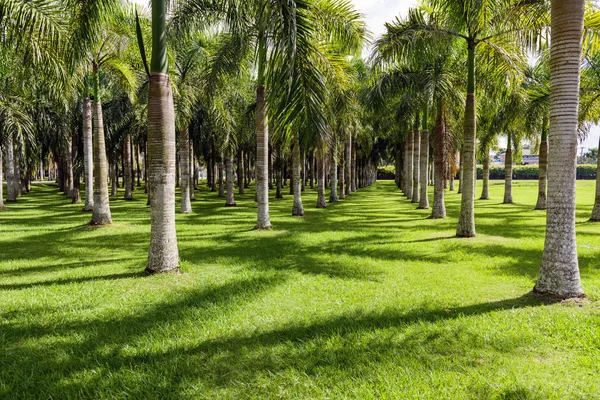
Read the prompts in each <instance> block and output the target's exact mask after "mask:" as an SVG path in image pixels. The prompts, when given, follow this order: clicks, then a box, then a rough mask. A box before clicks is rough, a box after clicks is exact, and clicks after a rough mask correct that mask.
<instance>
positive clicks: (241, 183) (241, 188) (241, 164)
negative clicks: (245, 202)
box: [237, 150, 244, 194]
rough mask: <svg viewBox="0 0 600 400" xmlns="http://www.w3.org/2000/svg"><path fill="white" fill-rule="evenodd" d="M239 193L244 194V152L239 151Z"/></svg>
mask: <svg viewBox="0 0 600 400" xmlns="http://www.w3.org/2000/svg"><path fill="white" fill-rule="evenodd" d="M237 178H238V193H239V194H244V151H243V150H238V158H237Z"/></svg>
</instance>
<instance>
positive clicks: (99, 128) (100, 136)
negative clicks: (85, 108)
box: [90, 70, 112, 225]
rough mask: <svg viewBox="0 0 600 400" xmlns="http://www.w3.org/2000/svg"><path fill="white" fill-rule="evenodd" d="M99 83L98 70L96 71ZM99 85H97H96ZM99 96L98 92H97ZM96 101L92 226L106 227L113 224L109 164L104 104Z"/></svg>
mask: <svg viewBox="0 0 600 400" xmlns="http://www.w3.org/2000/svg"><path fill="white" fill-rule="evenodd" d="M95 75H96V81H97V70H96V71H95ZM96 84H97V83H96ZM96 94H97V91H96ZM95 98H96V100H95V101H94V105H93V118H94V135H93V150H94V210H93V212H92V221H91V222H90V224H91V225H106V224H111V223H112V217H111V214H110V205H109V201H108V184H107V180H106V178H107V176H108V163H107V161H106V146H105V144H104V122H103V118H102V102H101V101H98V97H97V95H96V97H95Z"/></svg>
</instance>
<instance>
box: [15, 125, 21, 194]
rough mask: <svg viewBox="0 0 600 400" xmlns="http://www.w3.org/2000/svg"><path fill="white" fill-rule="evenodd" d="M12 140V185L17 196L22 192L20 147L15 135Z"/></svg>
mask: <svg viewBox="0 0 600 400" xmlns="http://www.w3.org/2000/svg"><path fill="white" fill-rule="evenodd" d="M14 139H15V140H14V142H13V154H14V157H13V164H14V171H15V172H14V179H13V187H14V189H15V194H16V196H17V197H20V196H21V195H22V194H23V192H22V191H21V147H20V146H19V141H18V140H17V137H16V136H15V137H14Z"/></svg>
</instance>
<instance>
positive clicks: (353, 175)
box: [350, 140, 358, 193]
mask: <svg viewBox="0 0 600 400" xmlns="http://www.w3.org/2000/svg"><path fill="white" fill-rule="evenodd" d="M351 149H352V168H351V171H350V172H351V176H350V179H351V182H350V192H352V193H354V192H356V189H357V186H358V184H357V183H358V177H357V173H356V172H357V170H356V141H354V140H353V141H352V147H351Z"/></svg>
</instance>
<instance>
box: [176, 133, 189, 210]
mask: <svg viewBox="0 0 600 400" xmlns="http://www.w3.org/2000/svg"><path fill="white" fill-rule="evenodd" d="M179 151H180V153H181V208H180V210H179V211H180V212H181V213H183V214H185V213H191V212H192V196H191V190H192V188H191V187H190V184H191V183H192V179H191V174H190V172H191V171H190V131H189V127H188V126H184V127H183V128H182V129H181V130H180V131H179Z"/></svg>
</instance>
